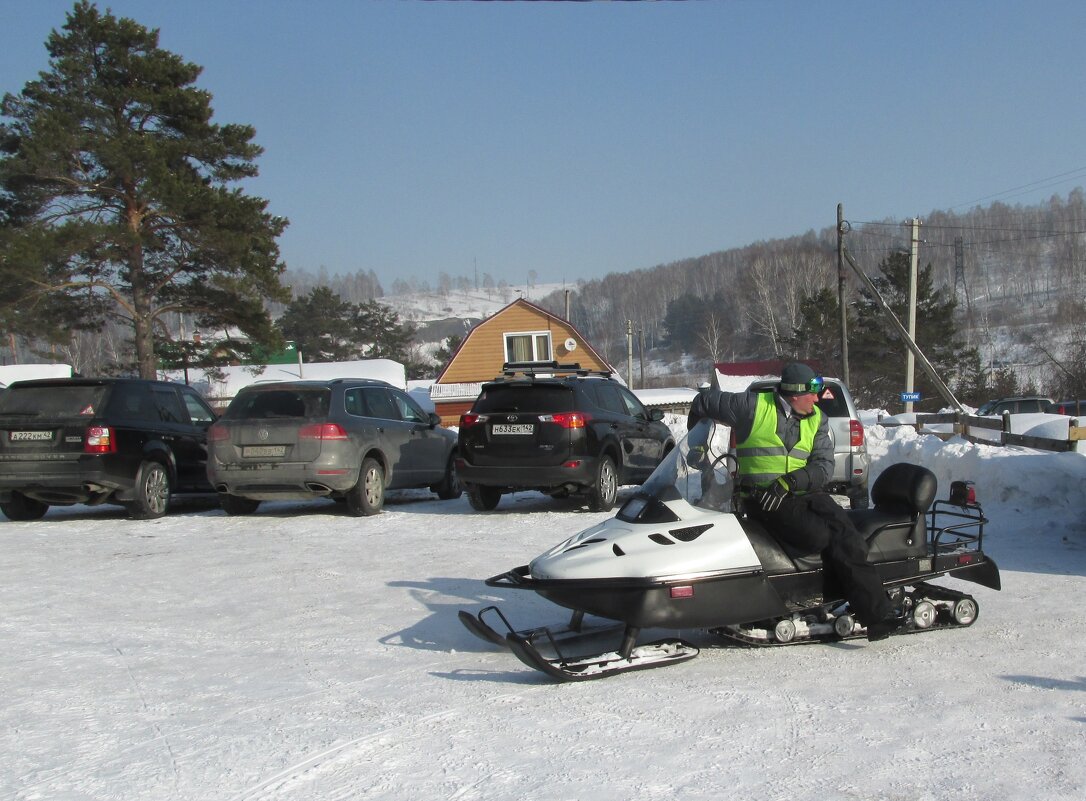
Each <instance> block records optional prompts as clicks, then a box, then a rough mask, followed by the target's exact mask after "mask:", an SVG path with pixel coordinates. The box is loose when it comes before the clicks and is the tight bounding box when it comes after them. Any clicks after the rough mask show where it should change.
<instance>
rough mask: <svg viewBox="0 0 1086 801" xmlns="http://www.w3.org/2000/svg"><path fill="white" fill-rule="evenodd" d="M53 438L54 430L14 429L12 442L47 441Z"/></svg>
mask: <svg viewBox="0 0 1086 801" xmlns="http://www.w3.org/2000/svg"><path fill="white" fill-rule="evenodd" d="M52 438H53V432H52V431H12V432H11V441H12V442H47V441H49V440H51V439H52Z"/></svg>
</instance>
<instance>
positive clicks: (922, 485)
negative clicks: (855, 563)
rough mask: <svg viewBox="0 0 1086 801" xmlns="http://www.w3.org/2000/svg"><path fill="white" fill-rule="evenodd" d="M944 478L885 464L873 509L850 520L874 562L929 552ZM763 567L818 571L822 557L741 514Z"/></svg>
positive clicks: (873, 490) (775, 571)
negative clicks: (932, 516) (930, 518)
mask: <svg viewBox="0 0 1086 801" xmlns="http://www.w3.org/2000/svg"><path fill="white" fill-rule="evenodd" d="M938 485H939V482H938V480H937V479H936V478H935V474H934V473H933V472H931V471H930V470H928V469H927V468H926V467H921V466H920V465H915V464H907V463H904V462H899V463H897V464H893V465H890V467H888V468H886V470H884V471H883V472H882V473H881V474H880V475H879V477H878V478H877V479H876V480H875V484H874V486H872V488H871V502H872V504H873V508H871V509H854V510H851V511H849V512H848V515H849V518H850V519H851V520H852V522H853V523H854V524H855V526H856V528H857V529H859V531H860V534H862V535H863V537H864V540H865V541H866V542H867V544H868V549H869V554H868V558H869V560H870V561H872V562H883V561H891V560H894V559H907V558H909V557H917V556H924V555H925V554H926V553H927V524H926V522H927V521H926V517H925V513H926V512H927V510H928V508H929V507H930V506H931V504H932V501H934V500H935V494H936V492H937V490H938ZM740 520H741V521H742V524H743V528H744V530H745V531H746V533H747V539H749V540H750V544H751V546H752V547H753V548H754V552H755V554H757V556H758V559H759V561H761V563H762V567H763V568H764V569H765V571H766V573H767V574H769V575H778V574H781V573H794V572H796V571H797V570H799V571H805V570H819V569H820V568H821V567H822V555H821V554H818V553H813V554H807V553H802V552H800V551H799V550H798V549H796V548H794V547H792V546H790V545H788V544H787V543H782V542H780V541H779V540H777V538H776V537H774V536H773V535H772V534H770V533H769V532H768V531H767V530H766V528H765V526H763V525H762V524H761V523H760V522H758V521H757V520H755V519H754V518H753V517H751V516H749V515H745V516H742V517H741V518H740Z"/></svg>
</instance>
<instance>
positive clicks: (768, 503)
mask: <svg viewBox="0 0 1086 801" xmlns="http://www.w3.org/2000/svg"><path fill="white" fill-rule="evenodd" d="M794 486H795V479H794V478H792V477H791V476H789V475H787V474H785V475H783V476H781V477H780V478H778V479H777V480H776V481H774V482H773V483H772V484H770V485H769V486H768V487H766V488H765V489H764V490H762V494H761V495H759V496H757V497H755V500H756V501H757V502H758V505H759V506H761V507H762V511H763V512H775V511H777V510H778V509H780V507H781V502H782V501H784V499H785V498H787V497H788V496H789V495H791V494H792V488H793V487H794Z"/></svg>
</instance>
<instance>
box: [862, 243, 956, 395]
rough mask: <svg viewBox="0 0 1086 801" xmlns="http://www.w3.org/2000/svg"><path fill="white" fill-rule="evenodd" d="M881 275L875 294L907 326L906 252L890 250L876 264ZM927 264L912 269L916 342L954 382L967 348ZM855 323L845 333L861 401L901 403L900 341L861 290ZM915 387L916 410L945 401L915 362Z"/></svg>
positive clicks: (904, 349) (951, 303)
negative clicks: (918, 397)
mask: <svg viewBox="0 0 1086 801" xmlns="http://www.w3.org/2000/svg"><path fill="white" fill-rule="evenodd" d="M879 270H880V272H881V273H882V274H881V275H880V276H879V277H876V278H873V279H872V282H873V283H874V284H875V286H876V288H877V289H878V290H879V293H880V294H881V295H882V297H883V298H884V299H885V300H886V302H887V303H888V304H889V306H890V308H891V309H892V310H893V312H894V314H895V315H897V318H898V320H899V321H900V322H901V324H902V325H903V326H906V327H908V323H907V320H908V292H909V254H907V253H892V254H891V255H890V256H888V257H887V258H886V259H884V260H883V261H882V263H880V264H879ZM932 274H933V270H932V266H931V265H930V264H928V265H927V266H926V267H923V268H921V269H919V270H918V271H917V281H916V344H917V345H918V346H919V347H920V350H921V351H922V352H923V353H924V354H925V355H926V356H927V357H928V360H929V361H930V362H931V363H932V366H933V367H934V368H935V370H936V372H937V373H938V374H939V376H940V378H942V380H943V382H944V383H945V384H947V385H948V386H954V385H955V384H956V383H958V380H959V376H960V375H961V373H962V371H963V369H964V368H965V366H966V364H967V361H968V349H967V348H966V347H965V346H964V344H963V343H962V342H961V341H960V340H959V338H958V329H957V326H956V324H955V322H954V310H955V307H956V301H955V300H954V297H953V295H950V294H949V293H937V292H936V291H935V289H934V284H933V280H932ZM856 311H857V324H856V326H855V331H854V332H852V331H851V330H850V334H849V372H850V379H851V383H852V385H853V387H852V388H853V390H854V393H853V394H855V395H857V396H858V397H859V400H860V403H861V405H865V406H868V407H879V406H881V407H883V408H891V407H893V406H897V405H899V404H900V403H901V400H900V393H901V392H902V390H904V389H905V354H906V353H907V352H908V349H907V347H906V345H905V343H904V342H902V341H901V339H900V338H899V337H898V335H897V334H896V333H894V332H893V331H892V330H891V327H890V326H889V325H888V324H887V322H886V320H885V317H884V316H883V312H882V309H881V306H880V305H879V304H878V302H877V301H876V300H875V299H874V298H873V297H870V296H869V295H868V294H867V293H866V292H862V293H861V297H860V300H859V302H858V303H857V306H856ZM914 379H915V380H914V389H915V390H916V391H918V392H920V394H921V397H922V400H921V402H920V404H918V405H917V406H915V407H914V408H916V409H917V411H936V410H938V409H940V408H942V407H943V406H944V405H945V403H946V402H945V401H944V400H943V398H942V396H940V395H939V394H938V392H937V391H936V389H935V386H934V385H933V384H932V383H931V381H930V379H929V378H928V376H927V374H926V373H924V371H923V370H922V369H921V368H920V365H919V364H917V365H916V368H915V371H914Z"/></svg>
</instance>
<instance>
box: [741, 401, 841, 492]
mask: <svg viewBox="0 0 1086 801" xmlns="http://www.w3.org/2000/svg"><path fill="white" fill-rule="evenodd" d="M821 421H822V410H821V409H819V408H818V407H817V406H816V407H815V409H814V414H812V415H811V416H810V417H806V418H804V419H802V420H800V423H799V441H798V442H796V444H795V445H793V446H792V448H791V450H789V449H788V448H786V447H785V446H784V442H783V441H781V438H780V437H779V436H778V435H777V398H776V394H775V393H773V392H762V393H760V394H759V395H758V405H757V406H756V407H755V410H754V425H753V426H752V427H751V429H750V436H748V437H747V438H746V439H745V440H743V441H742V442H740V443H739V444H738V445H736V447H735V455H736V456H737V457H738V459H739V476H740V478H742V479H743V483H744V484H748V485H754V486H757V487H765V486H768V485H769V484H770V483H772V482H773V481H774V480H776V479H777V478H779V477H780V476H782V475H784V474H785V473H791V472H792V471H793V470H798V469H799V468H801V467H803V466H804V465H805V464H807V460H808V459H810V458H811V451H812V450H814V441H815V434H816V433H817V432H818V425H819V423H820V422H821Z"/></svg>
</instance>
